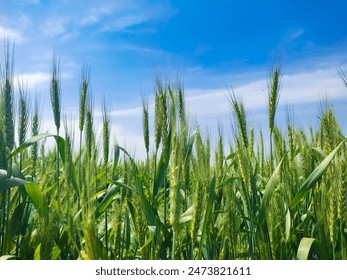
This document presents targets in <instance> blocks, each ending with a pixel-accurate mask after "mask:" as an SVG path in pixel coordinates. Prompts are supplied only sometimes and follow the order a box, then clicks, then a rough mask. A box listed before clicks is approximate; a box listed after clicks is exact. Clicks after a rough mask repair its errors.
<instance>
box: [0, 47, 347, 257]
mask: <svg viewBox="0 0 347 280" xmlns="http://www.w3.org/2000/svg"><path fill="white" fill-rule="evenodd" d="M5 52H6V55H5V62H4V64H3V65H1V82H0V87H1V88H0V94H1V99H0V100H1V101H0V105H1V107H0V119H1V122H0V257H1V258H2V259H54V260H56V259H68V260H71V259H252V260H253V259H290V260H291V259H347V170H346V167H347V149H346V141H345V140H346V139H345V137H344V136H343V134H342V132H341V129H340V127H339V124H338V123H337V121H336V118H335V115H334V111H333V107H332V105H329V103H327V102H326V103H324V104H323V105H322V107H321V115H320V116H319V119H320V126H319V127H318V129H317V130H313V129H310V130H308V131H304V130H302V129H300V128H299V127H294V125H293V124H292V123H291V122H290V121H288V122H287V124H286V127H285V129H284V128H283V127H278V126H277V125H276V123H277V122H276V109H277V104H278V99H279V97H280V95H279V93H280V92H279V91H280V83H281V69H280V68H279V67H278V68H276V67H275V68H274V70H273V72H272V73H271V79H270V81H269V96H268V102H269V104H268V113H269V114H268V116H269V119H268V127H269V132H270V133H269V135H266V134H264V133H263V132H262V131H257V130H256V129H255V128H253V127H250V125H249V123H248V122H247V112H246V111H245V106H244V104H243V103H242V102H241V101H240V99H238V98H237V96H236V95H235V94H234V93H232V94H230V99H229V102H230V105H231V106H230V114H232V116H233V123H232V124H231V125H232V126H233V128H234V129H233V131H234V134H233V141H231V144H230V145H229V146H228V148H226V147H225V143H226V142H227V141H226V140H228V139H224V136H223V133H222V129H220V131H219V135H218V139H216V141H213V142H216V143H217V145H216V147H212V146H211V143H212V141H211V139H210V137H209V136H204V134H203V133H202V132H201V131H200V129H199V126H197V125H192V122H191V121H190V120H189V119H188V117H187V114H186V109H185V102H184V92H183V88H182V86H181V84H180V83H177V82H176V83H169V82H168V83H163V82H162V80H161V79H160V78H158V77H157V78H156V92H155V105H154V112H149V110H150V108H151V107H150V106H149V105H148V101H147V100H144V101H143V133H144V135H143V137H144V143H145V147H144V148H145V151H146V154H147V157H146V159H145V160H137V159H136V156H134V157H132V156H131V155H130V154H129V153H128V152H127V151H126V149H124V148H123V147H120V146H118V145H117V144H116V143H114V142H113V139H114V136H113V135H112V131H111V119H110V115H109V112H108V107H107V106H106V104H107V101H106V100H104V103H103V107H102V108H101V110H102V122H101V123H100V125H99V126H98V127H96V126H97V125H98V124H97V123H96V122H95V119H94V115H93V112H94V111H95V108H94V106H93V105H94V104H93V103H92V101H91V100H92V99H91V96H90V87H89V84H90V79H91V78H92V77H91V76H90V71H89V68H88V66H83V67H82V71H81V72H82V75H81V86H80V92H79V93H77V92H76V99H77V100H78V99H79V100H80V108H79V118H78V120H76V121H77V122H78V130H77V131H74V130H73V128H72V127H71V126H70V125H69V121H67V120H66V119H65V120H64V118H62V116H61V100H60V96H61V95H60V94H61V93H60V90H61V87H60V82H61V77H60V67H59V60H58V59H57V58H56V57H55V58H54V59H53V63H52V76H51V84H50V89H51V92H50V97H51V104H52V113H53V116H54V124H55V130H54V131H52V134H48V133H41V132H40V120H41V118H42V116H40V111H39V109H38V106H37V102H35V101H33V100H31V99H29V98H28V96H29V93H28V92H27V91H26V89H25V87H24V86H23V85H22V84H21V83H20V86H19V87H17V86H15V85H16V82H17V81H14V80H13V79H14V78H13V77H14V76H13V58H11V56H10V54H11V53H12V52H11V49H10V48H9V46H8V45H7V47H6V51H5ZM340 74H341V77H342V78H343V80H342V81H341V82H345V83H346V76H345V75H344V72H343V71H342V70H341V72H340ZM283 86H285V85H283ZM17 91H18V93H19V94H16V93H17ZM346 94H347V92H346ZM47 95H48V96H49V93H47ZM17 98H18V100H15V99H17ZM32 107H33V110H31V108H32ZM152 113H153V115H154V123H153V124H151V123H150V122H151V118H150V117H149V116H150V115H152ZM288 119H290V118H288ZM61 125H62V126H63V127H64V133H62V130H61V128H62V126H61ZM152 125H153V127H154V131H151V129H150V127H152ZM97 128H98V130H99V132H101V133H100V139H98V137H99V136H98V134H97V133H96V131H97ZM15 131H18V133H15ZM151 134H153V135H151ZM76 135H79V138H78V143H77V145H76V146H77V148H74V147H75V145H74V136H76ZM17 136H18V139H17ZM47 138H53V139H55V142H56V146H55V147H54V149H53V151H47V149H45V139H47ZM256 139H258V140H256ZM152 141H153V142H152ZM76 142H77V141H76ZM266 143H270V148H268V147H267V145H266ZM226 151H227V152H226Z"/></svg>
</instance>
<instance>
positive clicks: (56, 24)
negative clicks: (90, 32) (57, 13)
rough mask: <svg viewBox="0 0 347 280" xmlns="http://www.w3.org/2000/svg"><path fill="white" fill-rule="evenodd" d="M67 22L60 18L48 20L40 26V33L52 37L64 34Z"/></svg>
mask: <svg viewBox="0 0 347 280" xmlns="http://www.w3.org/2000/svg"><path fill="white" fill-rule="evenodd" d="M67 24H68V20H67V19H66V18H62V17H52V18H49V19H48V20H47V21H46V22H45V23H44V24H43V26H42V32H43V34H44V35H46V36H50V37H54V36H57V35H62V34H64V33H65V32H66V29H67Z"/></svg>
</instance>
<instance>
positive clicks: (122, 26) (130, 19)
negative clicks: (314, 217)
mask: <svg viewBox="0 0 347 280" xmlns="http://www.w3.org/2000/svg"><path fill="white" fill-rule="evenodd" d="M147 20H148V18H146V17H144V16H143V15H128V16H123V17H120V18H118V19H116V20H115V21H113V22H110V23H108V24H106V25H105V26H104V27H103V28H102V31H115V32H119V31H123V30H126V29H128V28H131V27H133V26H135V25H138V24H141V23H144V22H146V21H147Z"/></svg>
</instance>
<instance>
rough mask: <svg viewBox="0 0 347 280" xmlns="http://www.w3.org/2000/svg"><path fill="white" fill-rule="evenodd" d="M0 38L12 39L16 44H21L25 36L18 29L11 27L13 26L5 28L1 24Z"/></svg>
mask: <svg viewBox="0 0 347 280" xmlns="http://www.w3.org/2000/svg"><path fill="white" fill-rule="evenodd" d="M0 39H1V40H4V39H8V40H10V41H12V40H14V41H15V42H16V44H21V43H23V42H25V38H24V36H23V35H22V33H21V32H20V31H19V30H17V29H13V28H7V27H5V26H1V25H0Z"/></svg>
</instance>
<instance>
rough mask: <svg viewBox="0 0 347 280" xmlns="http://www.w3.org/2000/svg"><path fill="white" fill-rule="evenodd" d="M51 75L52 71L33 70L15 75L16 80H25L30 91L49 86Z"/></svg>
mask: <svg viewBox="0 0 347 280" xmlns="http://www.w3.org/2000/svg"><path fill="white" fill-rule="evenodd" d="M50 77H51V75H50V73H44V72H33V73H23V74H21V75H16V76H15V77H14V80H15V81H19V82H23V83H24V85H25V86H27V88H28V90H29V91H31V92H34V91H36V90H37V89H39V90H40V89H43V88H47V87H49V81H50Z"/></svg>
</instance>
